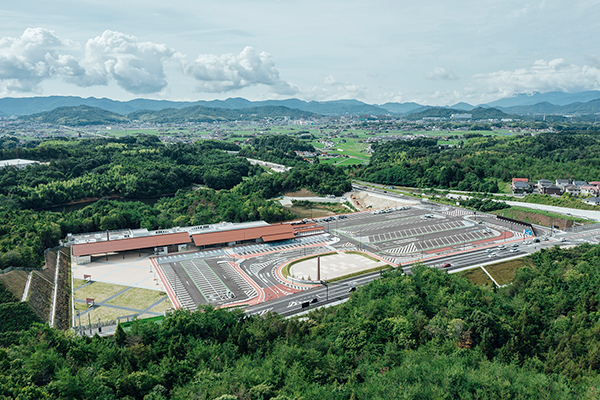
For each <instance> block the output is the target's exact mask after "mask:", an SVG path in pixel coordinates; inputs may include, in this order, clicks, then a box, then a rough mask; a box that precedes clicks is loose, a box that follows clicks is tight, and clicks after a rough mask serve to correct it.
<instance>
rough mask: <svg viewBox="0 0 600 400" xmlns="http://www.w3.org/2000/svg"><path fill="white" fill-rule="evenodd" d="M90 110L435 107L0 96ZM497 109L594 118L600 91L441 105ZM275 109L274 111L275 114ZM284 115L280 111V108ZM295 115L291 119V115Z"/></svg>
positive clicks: (6, 104) (19, 105)
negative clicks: (89, 108) (483, 102)
mask: <svg viewBox="0 0 600 400" xmlns="http://www.w3.org/2000/svg"><path fill="white" fill-rule="evenodd" d="M77 106H89V107H96V108H101V109H103V110H106V111H110V112H113V113H117V114H120V115H121V116H124V115H128V114H131V113H134V112H138V111H161V110H165V109H183V108H187V107H194V106H201V107H205V108H213V109H229V110H242V109H252V108H257V107H265V106H269V107H273V106H274V107H285V108H287V109H295V110H299V111H302V112H305V113H314V114H319V115H350V114H351V115H385V114H396V115H408V114H414V113H419V112H422V111H425V110H428V109H432V108H440V107H431V106H424V105H421V104H417V103H413V102H407V103H385V104H381V105H373V104H367V103H364V102H362V101H358V100H334V101H309V102H307V101H303V100H299V99H287V100H266V101H250V100H246V99H243V98H230V99H227V100H212V101H204V100H201V101H195V102H190V101H168V100H150V99H135V100H130V101H117V100H111V99H107V98H101V99H98V98H95V97H88V98H82V97H76V96H48V97H26V98H11V97H6V98H0V116H4V117H6V116H23V115H31V114H37V113H42V112H46V111H51V110H54V109H57V108H59V107H77ZM478 107H480V108H492V107H493V108H496V109H498V110H501V111H503V112H505V113H507V114H519V115H528V114H529V115H531V114H557V115H563V114H595V113H599V112H600V91H587V92H580V93H563V92H549V93H533V94H519V95H516V96H513V97H509V98H504V99H500V100H496V101H493V102H491V103H487V104H480V105H478V106H473V105H471V104H468V103H457V104H454V105H452V106H447V107H441V108H447V109H451V110H454V111H455V112H456V111H457V110H458V111H460V112H464V111H467V112H470V111H472V110H474V109H475V108H478ZM272 111H273V110H272ZM280 111H281V110H280ZM289 116H291V115H289Z"/></svg>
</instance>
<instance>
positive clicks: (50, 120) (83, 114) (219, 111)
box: [20, 105, 315, 126]
mask: <svg viewBox="0 0 600 400" xmlns="http://www.w3.org/2000/svg"><path fill="white" fill-rule="evenodd" d="M312 115H315V114H314V113H311V112H309V111H300V110H298V109H292V108H288V107H284V106H259V107H252V108H245V109H242V110H234V109H229V108H211V107H204V106H200V105H196V106H190V107H184V108H167V109H164V110H140V111H134V112H131V113H129V114H127V115H121V114H117V113H115V112H111V111H107V110H105V109H102V108H99V107H91V106H87V105H80V106H75V107H58V108H55V109H54V110H51V111H44V112H40V113H36V114H31V115H26V116H22V117H20V118H21V119H22V120H25V121H34V122H38V123H45V124H52V125H66V126H84V125H112V124H120V123H128V122H132V121H141V122H152V123H183V122H215V121H221V122H225V121H237V120H240V121H253V120H258V119H262V118H283V117H290V118H305V117H310V116H312Z"/></svg>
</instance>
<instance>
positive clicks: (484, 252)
mask: <svg viewBox="0 0 600 400" xmlns="http://www.w3.org/2000/svg"><path fill="white" fill-rule="evenodd" d="M562 239H564V241H562ZM539 240H540V241H539V242H534V241H533V240H527V243H529V244H524V242H525V241H513V242H511V243H507V244H505V248H504V249H500V248H498V245H490V246H488V247H485V248H473V249H465V250H464V251H463V252H460V253H458V254H452V255H441V256H439V257H435V258H432V259H427V260H425V261H424V262H423V265H425V266H429V267H433V268H439V269H442V265H443V264H445V263H450V264H451V266H450V267H449V268H445V270H446V271H447V272H448V273H456V272H461V271H464V270H468V269H471V268H474V267H477V266H484V265H490V264H495V263H497V262H500V261H507V260H510V259H517V258H521V257H525V256H527V255H529V254H532V253H535V252H536V251H539V250H540V249H547V248H551V247H553V246H557V245H558V246H561V247H571V246H574V245H577V244H582V243H590V244H598V242H599V241H600V229H594V230H590V231H582V232H577V233H564V232H560V233H558V234H556V235H555V236H553V237H550V238H548V240H544V238H541V239H539ZM513 244H517V245H518V247H513V246H512V245H513ZM512 249H515V251H514V252H513V251H511V250H512ZM490 254H495V256H490ZM413 265H414V264H413V263H411V264H407V265H402V267H401V268H402V270H403V271H404V273H410V272H411V267H412V266H413ZM380 276H381V274H380V273H379V272H372V273H368V274H365V275H361V276H357V277H353V278H348V279H344V280H342V281H339V282H334V283H330V284H329V287H328V288H326V287H324V286H318V287H315V288H314V289H309V290H305V291H303V292H300V293H295V294H292V295H288V296H285V297H281V298H278V299H274V300H271V301H268V302H265V303H261V304H258V305H256V306H252V307H248V308H247V309H246V312H247V313H248V314H251V315H263V314H265V313H267V312H276V313H278V314H281V315H283V316H286V317H289V316H292V315H295V314H298V313H302V312H305V311H307V310H310V309H314V308H317V307H323V306H325V305H327V304H331V303H338V302H340V301H343V300H346V299H348V298H349V297H350V296H351V294H352V292H350V291H349V290H350V288H351V287H353V286H356V287H360V286H363V285H366V284H367V283H369V282H371V281H373V280H375V279H377V278H379V277H380ZM327 291H329V293H327ZM315 298H316V299H317V301H316V302H314V303H310V302H311V301H313V299H315ZM304 302H309V303H310V304H309V307H307V308H303V307H302V303H304Z"/></svg>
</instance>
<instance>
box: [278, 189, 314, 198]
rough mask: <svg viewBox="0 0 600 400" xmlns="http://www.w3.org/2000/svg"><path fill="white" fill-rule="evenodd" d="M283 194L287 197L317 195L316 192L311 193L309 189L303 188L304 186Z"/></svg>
mask: <svg viewBox="0 0 600 400" xmlns="http://www.w3.org/2000/svg"><path fill="white" fill-rule="evenodd" d="M284 196H287V197H319V195H318V194H316V193H313V192H311V191H310V190H308V189H305V188H302V189H300V190H296V191H295V192H289V193H285V194H284Z"/></svg>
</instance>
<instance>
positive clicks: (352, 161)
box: [336, 158, 366, 165]
mask: <svg viewBox="0 0 600 400" xmlns="http://www.w3.org/2000/svg"><path fill="white" fill-rule="evenodd" d="M365 162H366V160H362V159H361V160H358V159H356V158H347V159H345V160H344V161H342V162H341V163H339V164H336V165H358V164H363V163H365Z"/></svg>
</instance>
